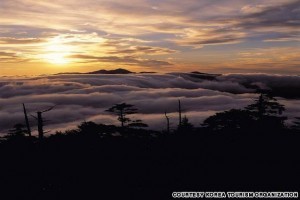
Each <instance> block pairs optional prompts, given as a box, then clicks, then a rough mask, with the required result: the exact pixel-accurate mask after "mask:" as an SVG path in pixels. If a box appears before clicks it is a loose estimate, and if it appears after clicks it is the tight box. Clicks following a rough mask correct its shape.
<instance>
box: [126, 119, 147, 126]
mask: <svg viewBox="0 0 300 200" xmlns="http://www.w3.org/2000/svg"><path fill="white" fill-rule="evenodd" d="M128 126H129V127H136V128H146V127H148V125H147V124H145V123H143V121H142V120H140V119H137V120H133V121H132V122H131V123H129V124H128Z"/></svg>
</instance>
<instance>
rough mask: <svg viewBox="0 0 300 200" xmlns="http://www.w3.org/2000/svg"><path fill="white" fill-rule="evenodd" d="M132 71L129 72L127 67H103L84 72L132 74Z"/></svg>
mask: <svg viewBox="0 0 300 200" xmlns="http://www.w3.org/2000/svg"><path fill="white" fill-rule="evenodd" d="M133 73H134V72H131V71H129V70H127V69H122V68H119V69H113V70H105V69H101V70H98V71H93V72H88V73H86V74H133Z"/></svg>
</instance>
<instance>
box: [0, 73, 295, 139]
mask: <svg viewBox="0 0 300 200" xmlns="http://www.w3.org/2000/svg"><path fill="white" fill-rule="evenodd" d="M251 84H252V85H254V86H255V87H256V88H257V87H261V88H268V89H272V88H277V89H278V88H286V87H291V88H293V87H294V88H295V89H296V90H295V91H299V89H300V88H299V85H300V77H298V76H279V75H278V76H275V75H274V76H271V75H264V74H227V75H222V76H218V77H216V79H215V80H204V79H199V78H195V77H193V76H191V74H184V73H180V74H178V73H175V74H148V75H143V74H135V75H84V74H82V75H80V74H76V75H53V76H39V77H19V78H4V77H3V78H2V79H1V82H0V122H1V124H0V132H2V133H3V132H6V131H7V130H8V129H9V128H11V127H12V126H13V125H14V124H15V123H23V121H24V119H23V112H22V105H21V104H22V103H25V104H26V106H27V108H28V111H29V113H30V114H32V115H35V112H37V111H39V110H43V109H45V108H48V107H50V106H53V105H56V107H55V109H53V110H52V111H51V112H48V113H45V118H46V119H48V120H50V121H49V122H48V125H47V129H55V130H65V129H69V128H74V127H75V126H76V125H78V124H79V123H80V122H82V121H84V120H86V121H88V120H93V121H96V122H98V123H113V124H117V120H116V117H115V116H112V115H109V113H107V112H105V110H106V109H107V108H109V107H110V106H112V105H113V104H116V103H122V102H127V103H130V104H133V105H135V106H136V107H137V108H138V109H139V114H137V115H135V116H133V117H134V118H141V119H143V120H145V122H146V123H148V124H149V125H150V127H151V128H155V129H158V130H162V129H164V128H165V119H164V112H165V111H166V112H168V113H169V115H170V117H171V122H172V127H173V128H176V125H177V114H176V112H177V101H178V99H181V101H182V106H183V110H184V114H186V115H187V117H188V118H190V120H191V122H192V123H194V124H195V125H199V124H200V123H201V122H202V121H203V119H205V118H207V117H208V116H210V115H212V114H214V113H215V112H219V111H223V110H228V109H231V108H243V107H244V106H246V105H248V104H249V103H251V102H252V101H253V99H254V98H255V97H256V96H257V94H255V89H254V88H253V87H250V88H249V87H248V86H249V85H250V86H251ZM280 99H281V100H280V101H282V102H283V103H284V104H285V105H286V106H287V115H288V116H291V117H293V116H297V114H298V113H299V112H298V111H300V110H299V109H298V108H299V107H297V106H298V105H299V103H300V101H299V100H296V99H294V100H288V99H285V98H282V97H280ZM31 124H32V125H35V124H36V122H35V120H34V119H33V118H31ZM52 133H53V132H52Z"/></svg>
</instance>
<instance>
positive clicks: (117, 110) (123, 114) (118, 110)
mask: <svg viewBox="0 0 300 200" xmlns="http://www.w3.org/2000/svg"><path fill="white" fill-rule="evenodd" d="M106 111H107V112H111V113H114V114H116V115H117V116H118V120H119V121H120V122H121V127H124V126H125V124H127V123H129V122H130V121H131V119H130V118H128V117H127V115H131V114H135V113H137V109H136V108H134V105H131V104H126V103H121V104H115V105H114V106H112V107H110V108H109V109H107V110H106Z"/></svg>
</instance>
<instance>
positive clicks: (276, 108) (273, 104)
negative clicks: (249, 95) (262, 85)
mask: <svg viewBox="0 0 300 200" xmlns="http://www.w3.org/2000/svg"><path fill="white" fill-rule="evenodd" d="M245 109H246V110H247V111H249V112H250V114H251V116H252V118H253V119H254V120H256V121H257V122H258V123H257V124H258V125H259V126H261V127H269V126H271V127H274V126H277V127H284V121H285V120H286V119H287V118H286V117H284V116H280V115H282V112H283V111H285V108H284V105H282V104H280V103H278V102H277V100H276V99H275V98H274V97H272V96H271V95H269V94H261V95H260V96H259V97H258V99H256V100H255V102H254V103H253V104H250V105H248V106H247V107H246V108H245ZM269 128H270V127H269Z"/></svg>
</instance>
